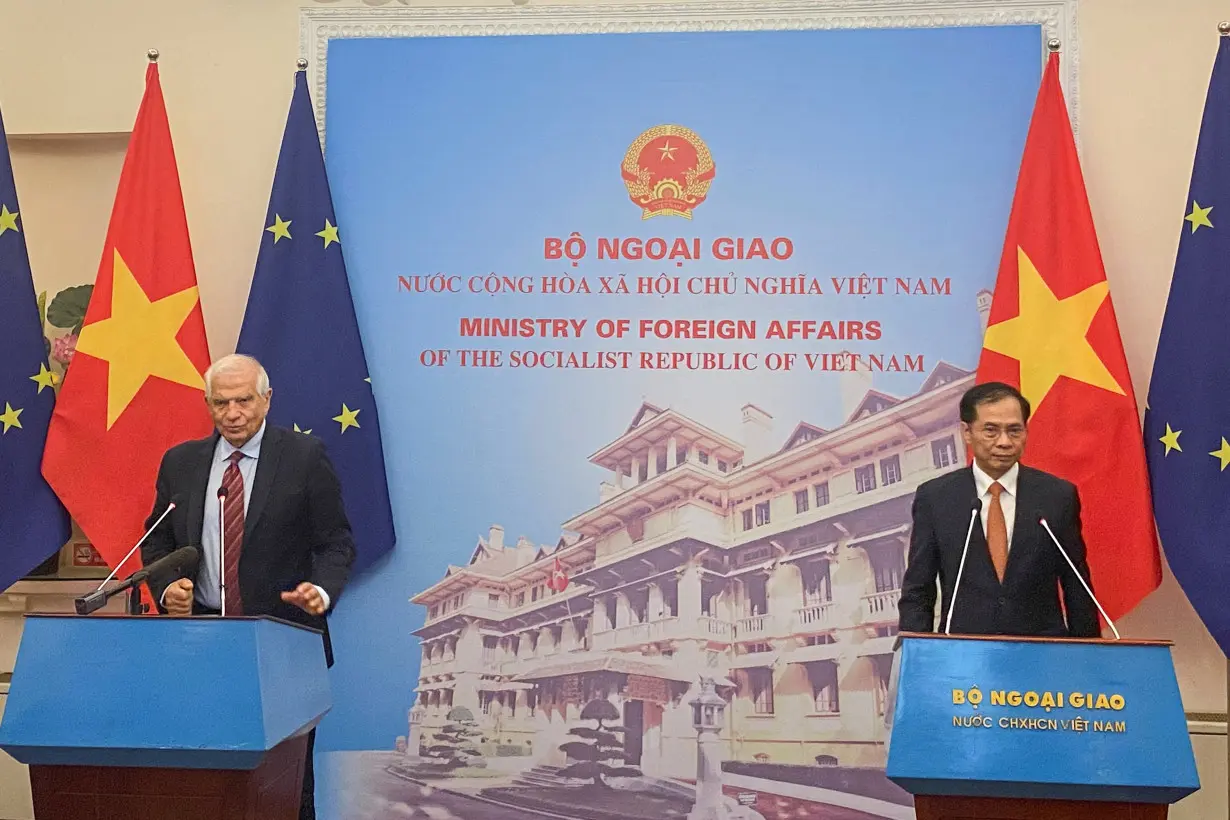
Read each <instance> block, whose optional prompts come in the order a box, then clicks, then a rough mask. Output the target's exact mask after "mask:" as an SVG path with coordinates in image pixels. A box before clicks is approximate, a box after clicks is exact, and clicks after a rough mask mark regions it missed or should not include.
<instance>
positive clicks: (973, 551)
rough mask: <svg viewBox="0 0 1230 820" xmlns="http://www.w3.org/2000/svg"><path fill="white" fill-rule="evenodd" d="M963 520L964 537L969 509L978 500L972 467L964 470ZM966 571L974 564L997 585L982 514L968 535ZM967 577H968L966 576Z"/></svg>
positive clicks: (967, 524) (962, 533)
mask: <svg viewBox="0 0 1230 820" xmlns="http://www.w3.org/2000/svg"><path fill="white" fill-rule="evenodd" d="M965 479H966V480H965V487H966V489H965V493H964V495H965V505H964V507H963V509H964V510H965V520H964V521H962V522H961V523H962V529H961V535H962V536H964V535H965V528H966V527H968V526H969V519H970V515H971V514H972V512H971V508H972V505H973V503H974V499H975V498H978V483H977V482H976V481H974V469H973V468H972V467H966V468H965ZM965 562H966V567H965V569H966V571H967V572H968V571H969V570H970V569H972V567H973V565H974V564H978V565H979V566H981V567H982V568H983V570H984V571H985V572H986V574H987V575H988V576H990V577H991V578H992V579H994V580H995V581H996V582H997V583H998V581H999V579H998V578H996V577H995V566H994V564H992V563H991V548H990V547H989V546H987V536H986V533H985V532H983V529H982V514H981V512H980V513H979V515H978V517H977V518H975V519H974V529H973V531H972V532H971V533H970V538H969V554H968V555H967V556H966V559H965ZM967 577H968V576H967Z"/></svg>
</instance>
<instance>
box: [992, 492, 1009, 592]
mask: <svg viewBox="0 0 1230 820" xmlns="http://www.w3.org/2000/svg"><path fill="white" fill-rule="evenodd" d="M1003 491H1004V488H1003V485H1001V484H1000V483H999V482H998V481H996V482H994V483H992V484H991V509H989V510H987V548H988V549H989V550H990V551H991V563H992V564H994V565H995V574H996V576H998V577H999V580H1000V582H1001V583H1002V582H1003V580H1004V567H1006V566H1008V524H1007V522H1006V521H1005V520H1004V508H1003V507H1001V506H1000V504H999V496H1000V494H1001V493H1002V492H1003Z"/></svg>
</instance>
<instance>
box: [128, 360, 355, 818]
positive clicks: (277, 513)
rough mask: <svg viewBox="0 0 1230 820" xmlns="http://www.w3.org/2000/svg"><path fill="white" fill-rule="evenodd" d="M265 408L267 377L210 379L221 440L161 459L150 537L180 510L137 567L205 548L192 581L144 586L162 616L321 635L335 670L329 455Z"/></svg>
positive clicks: (343, 521) (254, 365)
mask: <svg viewBox="0 0 1230 820" xmlns="http://www.w3.org/2000/svg"><path fill="white" fill-rule="evenodd" d="M272 396H273V391H272V390H271V389H270V386H269V375H268V374H267V373H266V372H265V368H263V367H262V366H261V364H260V362H258V361H256V360H255V359H253V358H252V357H250V356H241V355H231V356H224V357H223V358H221V359H219V360H218V361H216V362H214V364H213V365H212V366H211V367H210V368H209V370H207V371H206V372H205V402H206V404H207V405H208V407H209V413H210V415H211V416H212V417H213V421H214V427H215V428H216V432H215V433H214V434H213V435H211V436H209V437H208V438H205V439H200V440H198V441H188V442H184V443H183V444H178V445H176V446H174V447H172V448H171V449H170V450H168V451H167V452H166V454H165V455H164V456H163V458H162V464H161V466H160V467H159V469H158V480H157V484H156V491H157V498H156V500H155V502H154V510H153V512H152V513H151V514H150V517H149V519H148V520H147V521H146V527H147V528H148V527H150V526H152V525H153V523H154V521H155V520H157V517H158V516H159V515H161V513H162V511H163V510H165V509H166V508H167V505H168V504H169V503H170V501H171V500H172V499H176V502H177V506H176V508H175V510H174V511H173V512H172V513H171V515H169V516H167V518H166V519H164V520H163V522H162V523H161V524H160V525H159V526H158V528H157V529H155V530H154V531H153V532H152V533H151V534H150V536H149V538H147V539H146V541H145V543H144V544H143V545H142V547H141V558H142V560H143V561H144V563H145V564H146V565H149V564H150V563H152V562H153V561H156V560H157V559H159V558H161V557H162V556H164V555H169V554H170V553H171V552H173V551H174V550H176V549H178V548H179V547H182V546H187V545H200V548H201V562H200V566H199V568H198V570H197V574H196V577H195V578H178V579H171V578H159V579H154V578H151V579H150V581H149V585H150V592H151V593H153V596H154V599H155V600H156V601H158V602H159V608H160V610H161V611H163V612H165V613H167V614H170V615H180V616H186V615H218V614H226V615H270V616H273V617H276V618H281V619H283V620H287V621H293V622H296V623H300V624H303V625H305V626H309V627H312V628H315V629H319V630H321V632H322V633H323V635H324V652H325V659H326V662H327V664H328V665H330V666H332V665H333V647H332V644H331V643H330V640H329V627H328V623H327V622H326V620H325V614H326V613H327V612H328V611H329V610H330V609H331V608H332V607H333V606H334V605H335V604H336V603H337V599H338V597H339V596H340V595H341V594H342V589H343V587H345V585H346V581H347V579H348V577H349V574H350V567H351V565H352V564H353V562H354V555H355V550H354V539H353V537H352V535H351V532H350V523H349V521H348V520H347V518H346V511H345V509H344V508H343V505H342V492H341V487H340V485H339V483H338V479H337V474H336V473H335V472H334V470H333V466H332V464H331V463H330V462H329V458H328V456H327V455H326V453H325V448H324V445H323V444H322V443H321V441H320V440H319V439H317V438H314V437H312V436H310V435H304V434H301V433H296V432H294V431H291V430H287V429H285V428H282V427H276V426H273V425H269V424H266V422H265V416H266V414H267V413H268V412H269V404H270V400H271V399H272ZM223 535H225V538H223V537H222V536H223ZM223 588H225V613H222V610H223V608H224V604H223V596H222V591H223ZM314 735H315V732H313V733H312V734H311V735H309V738H308V753H307V759H306V761H305V763H304V786H303V801H302V807H301V813H300V817H301V818H302V819H303V820H307V819H308V818H314V817H315V809H314V806H313V803H314V801H313V791H314V778H313V775H312V746H313V743H312V741H313V740H314Z"/></svg>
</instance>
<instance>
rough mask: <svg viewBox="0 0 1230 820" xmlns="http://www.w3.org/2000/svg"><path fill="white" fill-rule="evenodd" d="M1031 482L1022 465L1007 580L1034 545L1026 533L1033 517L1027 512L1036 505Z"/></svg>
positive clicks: (1006, 573) (1018, 481) (1005, 574)
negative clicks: (1032, 505)
mask: <svg viewBox="0 0 1230 820" xmlns="http://www.w3.org/2000/svg"><path fill="white" fill-rule="evenodd" d="M1029 482H1030V479H1029V476H1028V474H1027V473H1026V472H1025V466H1024V465H1021V466H1020V467H1019V468H1018V469H1017V476H1016V512H1015V513H1014V514H1013V516H1012V542H1011V544H1010V545H1009V547H1008V565H1007V566H1006V567H1005V568H1004V579H1005V580H1007V578H1008V574H1009V573H1010V572H1012V568H1013V567H1014V566H1016V565H1017V564H1019V563H1021V561H1024V560H1025V557H1026V555H1027V554H1028V552H1029V547H1030V546H1031V545H1032V544H1033V538H1032V537H1031V536H1029V535H1027V534H1026V532H1025V530H1026V529H1027V527H1028V524H1029V521H1030V518H1031V517H1032V515H1033V514H1032V513H1030V512H1027V510H1030V509H1032V507H1030V506H1029V505H1031V504H1033V503H1034V500H1033V493H1032V492H1031V490H1032V487H1030V483H1029Z"/></svg>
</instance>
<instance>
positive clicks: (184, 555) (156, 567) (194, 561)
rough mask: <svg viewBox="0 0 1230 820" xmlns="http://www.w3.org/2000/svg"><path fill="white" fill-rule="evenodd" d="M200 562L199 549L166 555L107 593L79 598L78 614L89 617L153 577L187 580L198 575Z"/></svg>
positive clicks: (91, 594) (97, 593) (186, 548)
mask: <svg viewBox="0 0 1230 820" xmlns="http://www.w3.org/2000/svg"><path fill="white" fill-rule="evenodd" d="M200 561H201V551H200V550H199V549H198V548H196V547H180V548H179V549H177V550H175V551H174V552H172V553H171V554H170V555H164V556H162V557H161V558H159V559H158V560H157V561H154V562H153V563H152V564H150V565H149V566H147V567H142V568H141V569H139V570H137V571H136V572H134V573H133V574H132V575H130V576H128V578H127V579H126V580H125V581H124V582H123V583H121V584H119V585H118V586H116V587H114V588H112V589H109V590H106V591H105V592H104V591H103V590H101V589H97V590H94V591H93V592H91V593H90V594H89V595H85V596H83V597H81V598H78V599H77V600H76V601H75V602H74V605H75V607H76V610H77V614H78V615H89V614H90V613H91V612H95V611H96V610H98V609H101V608H102V607H103V605H104V604H106V603H107V601H109V600H110V599H111V598H112V597H114V596H115V595H118V594H119V593H121V592H123V591H124V590H126V589H129V588H131V587H135V586H139V585H140V584H142V583H144V582H145V581H146V580H147V579H148V578H150V577H151V576H162V577H166V576H173V577H174V578H186V577H188V576H191V575H196V570H197V566H198V565H199V564H200Z"/></svg>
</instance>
